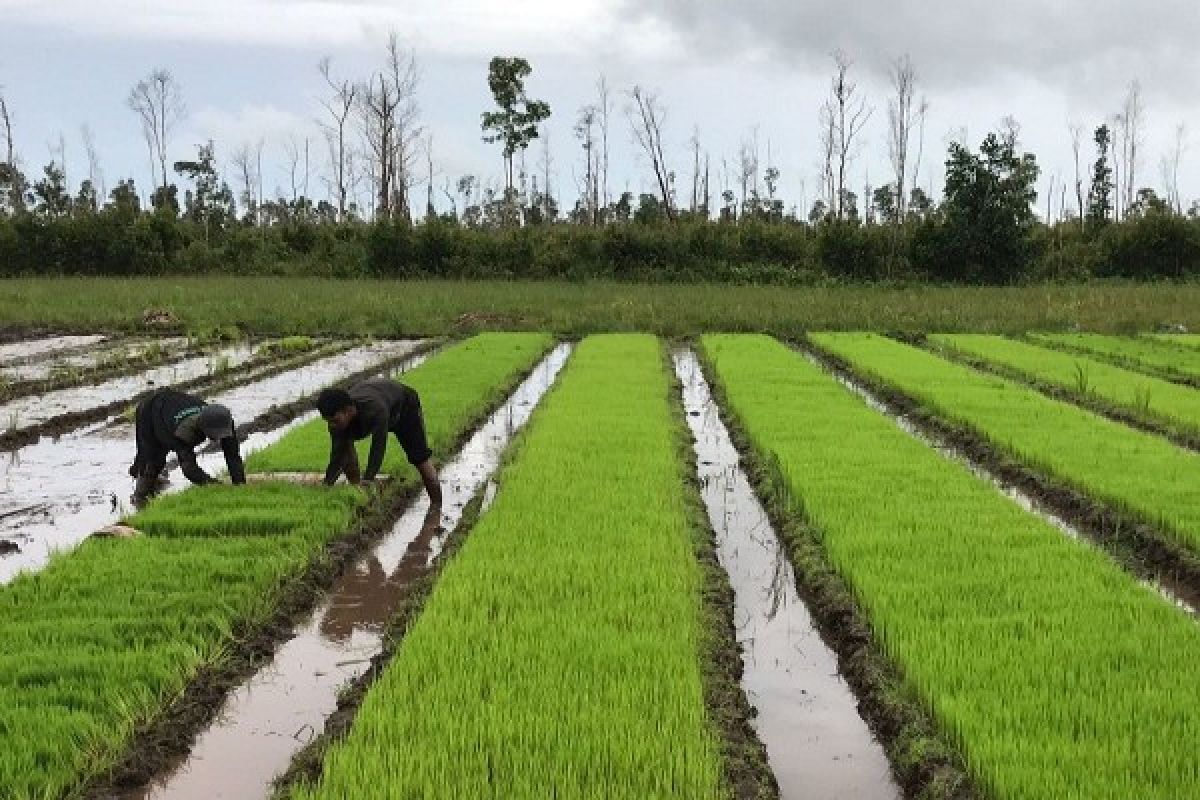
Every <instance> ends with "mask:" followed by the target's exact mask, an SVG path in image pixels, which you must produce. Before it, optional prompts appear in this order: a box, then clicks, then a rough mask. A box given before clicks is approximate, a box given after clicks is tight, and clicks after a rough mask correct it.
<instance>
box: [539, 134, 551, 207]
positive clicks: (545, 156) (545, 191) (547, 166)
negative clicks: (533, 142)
mask: <svg viewBox="0 0 1200 800" xmlns="http://www.w3.org/2000/svg"><path fill="white" fill-rule="evenodd" d="M538 138H539V139H540V140H541V141H542V151H541V154H540V156H539V158H538V167H539V169H541V171H542V198H541V199H542V214H543V216H544V217H545V220H546V221H547V222H549V221H550V218H551V216H552V212H553V211H554V190H553V189H552V188H551V184H550V175H551V172H552V171H553V169H554V157H553V155H552V152H551V149H550V128H549V127H548V126H547V127H545V128H543V129H542V131H541V132H540V133H539V134H538Z"/></svg>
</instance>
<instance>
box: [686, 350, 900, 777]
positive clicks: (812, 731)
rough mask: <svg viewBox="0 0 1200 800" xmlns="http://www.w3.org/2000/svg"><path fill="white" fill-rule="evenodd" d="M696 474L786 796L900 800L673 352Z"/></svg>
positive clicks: (708, 412)
mask: <svg viewBox="0 0 1200 800" xmlns="http://www.w3.org/2000/svg"><path fill="white" fill-rule="evenodd" d="M674 361H675V371H676V373H677V374H678V376H679V379H680V382H681V383H682V384H683V404H684V408H685V409H686V411H687V423H688V426H689V427H690V428H691V430H692V434H693V435H694V436H695V438H696V443H695V450H696V465H697V466H696V468H697V470H698V472H699V476H700V484H701V491H702V494H703V498H704V504H705V506H706V507H707V509H708V517H709V520H710V521H711V523H712V526H713V530H715V531H716V538H717V555H718V557H719V559H720V562H721V566H722V567H724V568H725V570H726V572H727V573H728V574H729V582H730V585H731V586H733V590H734V594H735V597H736V600H735V606H734V622H735V625H736V628H737V636H738V641H739V642H740V643H741V645H742V647H743V654H742V662H743V665H744V673H743V675H742V687H743V688H744V689H745V691H746V695H747V697H749V699H750V703H751V705H753V706H754V707H755V708H756V709H757V711H758V715H757V716H756V717H755V719H754V720H753V724H754V728H755V730H756V731H757V732H758V736H759V738H760V739H761V740H762V742H763V744H764V745H766V748H767V756H768V759H769V761H770V764H771V769H772V771H773V772H774V773H775V778H776V780H777V781H778V782H779V789H780V796H781V797H782V798H784V800H790V798H805V800H820V799H822V798H825V799H827V800H833V799H834V798H862V799H863V800H871V798H889V799H892V798H899V797H901V791H900V789H899V788H898V787H897V786H896V784H895V782H894V781H893V780H892V776H891V771H890V767H889V765H888V761H887V757H886V756H885V755H884V752H883V748H882V747H881V746H880V745H879V743H878V742H877V741H876V740H875V738H874V736H873V735H872V734H871V731H870V729H869V728H868V727H867V724H866V722H864V721H863V719H862V717H860V716H859V714H858V701H857V700H856V698H855V697H854V693H853V692H852V691H851V690H850V687H849V686H847V684H846V682H845V681H844V680H843V679H842V677H841V675H840V674H839V673H838V666H837V656H836V655H835V654H834V653H833V651H831V650H830V649H829V648H828V647H826V646H825V643H824V642H823V641H822V640H821V637H820V634H819V633H818V632H817V630H816V628H815V627H814V625H813V621H812V618H811V617H810V616H809V613H808V609H807V608H805V606H804V603H803V601H802V600H801V599H800V598H799V596H798V595H797V593H796V580H795V577H794V575H793V573H792V567H791V562H790V561H789V560H788V558H787V554H786V552H785V551H784V548H783V547H782V546H781V544H780V542H779V539H778V537H777V536H776V534H775V530H774V529H773V528H772V526H771V523H770V521H769V520H768V519H767V515H766V511H765V510H764V509H763V507H762V505H761V504H760V503H759V501H758V498H757V497H756V495H755V494H754V490H753V488H752V487H751V486H750V483H749V481H748V479H747V478H746V475H745V473H744V472H743V471H742V469H741V467H740V466H739V463H738V462H739V459H738V454H737V450H736V449H735V448H734V446H733V443H732V442H731V440H730V438H729V432H728V430H727V429H726V428H725V424H724V423H723V422H722V421H721V418H720V416H719V414H718V411H717V406H716V404H715V403H714V402H713V399H712V395H711V393H710V391H709V387H708V384H707V382H706V381H705V379H704V375H703V373H702V372H701V370H700V366H699V363H698V362H697V359H696V356H695V354H693V353H691V352H678V353H676V354H675V355H674Z"/></svg>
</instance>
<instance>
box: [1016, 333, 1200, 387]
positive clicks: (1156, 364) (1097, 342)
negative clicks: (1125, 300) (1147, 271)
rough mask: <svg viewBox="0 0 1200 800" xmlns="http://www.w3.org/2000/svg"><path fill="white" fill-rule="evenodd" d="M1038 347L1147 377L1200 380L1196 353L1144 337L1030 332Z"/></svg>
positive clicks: (1199, 351) (1196, 350)
mask: <svg viewBox="0 0 1200 800" xmlns="http://www.w3.org/2000/svg"><path fill="white" fill-rule="evenodd" d="M1029 338H1030V339H1031V340H1032V341H1034V342H1037V343H1038V344H1042V345H1046V346H1048V347H1057V348H1061V349H1065V350H1070V351H1073V352H1077V353H1087V354H1090V355H1093V356H1097V357H1099V358H1103V359H1106V360H1108V361H1110V362H1112V363H1114V364H1118V365H1120V366H1123V367H1128V368H1130V369H1135V370H1140V371H1142V372H1146V373H1149V374H1151V375H1162V376H1166V377H1172V378H1183V379H1188V380H1197V379H1200V350H1198V349H1195V348H1188V347H1175V346H1173V345H1171V344H1169V343H1166V342H1162V341H1159V340H1156V339H1151V338H1147V337H1144V336H1101V335H1100V334H1094V333H1031V334H1029Z"/></svg>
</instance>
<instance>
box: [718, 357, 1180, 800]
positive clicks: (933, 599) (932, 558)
mask: <svg viewBox="0 0 1200 800" xmlns="http://www.w3.org/2000/svg"><path fill="white" fill-rule="evenodd" d="M852 341H853V342H854V343H856V344H857V343H859V342H860V340H859V339H854V340H852ZM871 343H873V341H872V342H871ZM703 347H704V351H705V353H706V355H707V358H708V360H709V362H710V364H712V365H714V366H715V373H716V376H715V377H716V378H717V380H718V382H719V384H720V385H721V386H722V387H723V388H724V391H725V394H726V397H727V398H728V402H729V404H730V410H731V411H732V412H733V414H734V416H735V417H736V418H737V420H738V423H739V426H740V427H741V428H742V430H743V431H745V432H746V433H747V434H748V437H749V440H750V443H751V446H752V447H753V449H754V451H755V452H756V453H757V454H758V455H759V457H760V458H762V459H763V461H764V462H765V463H775V464H777V465H778V469H779V471H780V474H781V477H782V479H783V480H784V481H785V482H786V484H787V485H788V486H789V488H790V490H791V492H792V493H793V496H794V498H795V503H794V508H793V512H792V513H795V514H802V515H803V516H804V517H806V518H807V520H808V522H810V523H811V525H812V526H813V527H814V528H815V529H816V530H817V532H818V534H819V535H820V536H821V539H822V543H823V546H824V548H825V549H826V550H827V552H828V554H829V557H830V559H831V561H832V562H833V564H834V565H835V568H836V569H837V570H838V571H839V572H840V574H841V575H842V576H843V578H844V579H845V580H846V581H847V583H848V584H849V585H850V587H851V588H852V590H853V591H854V593H855V595H856V596H857V598H858V600H859V602H860V604H861V606H862V607H863V609H864V611H865V613H866V615H867V617H868V619H869V620H870V624H871V626H872V628H873V630H874V632H875V634H876V636H877V638H878V640H879V641H880V642H881V643H882V646H883V647H884V649H885V650H886V652H887V654H888V656H889V657H890V658H891V659H892V660H893V661H894V662H895V663H896V664H897V665H898V666H899V667H900V669H901V671H902V673H903V675H904V676H905V679H906V681H908V682H909V683H910V684H911V685H912V686H913V687H914V688H915V690H916V692H917V694H918V696H919V697H920V698H922V700H923V702H925V703H926V704H927V706H928V708H929V709H930V710H931V712H932V713H933V716H934V718H935V720H936V721H937V722H938V724H939V725H940V726H941V727H942V729H943V730H944V731H945V733H946V735H947V736H948V738H949V739H950V740H951V741H952V742H954V743H955V744H956V745H957V747H958V748H960V750H961V752H962V753H963V755H964V758H965V761H966V763H967V765H968V768H969V770H970V772H971V773H972V775H973V777H974V778H975V779H976V781H977V782H978V784H979V786H980V787H981V788H982V789H983V790H984V791H985V792H986V793H988V794H989V795H990V796H992V797H996V798H1005V799H1007V798H1021V799H1022V800H1041V799H1042V798H1045V799H1046V800H1051V798H1053V800H1061V798H1090V799H1091V800H1103V799H1104V798H1114V799H1115V798H1130V797H1138V798H1183V797H1188V796H1191V794H1192V793H1193V792H1194V789H1195V787H1196V786H1197V781H1200V751H1198V750H1197V749H1196V747H1195V742H1196V738H1195V737H1196V736H1198V735H1200V694H1197V692H1196V691H1195V687H1196V686H1197V685H1200V684H1198V682H1200V661H1198V660H1197V658H1196V654H1197V652H1200V629H1197V627H1196V625H1195V623H1194V622H1193V621H1192V620H1190V619H1189V618H1188V617H1187V616H1186V615H1185V614H1183V613H1181V612H1179V611H1177V610H1176V609H1174V608H1173V607H1171V606H1170V605H1169V604H1167V603H1165V602H1163V601H1162V600H1161V598H1159V597H1158V596H1156V595H1155V593H1154V592H1153V591H1152V590H1150V589H1148V588H1145V587H1143V586H1141V585H1140V584H1138V583H1137V582H1136V581H1135V580H1133V579H1132V578H1130V577H1129V576H1127V575H1126V574H1125V573H1123V572H1122V571H1121V570H1120V569H1119V568H1117V567H1116V566H1115V565H1114V564H1113V563H1112V562H1111V561H1110V560H1109V559H1108V558H1107V557H1106V556H1104V555H1103V554H1101V553H1099V552H1097V551H1095V550H1093V549H1092V548H1089V547H1086V546H1084V545H1081V544H1080V543H1078V542H1075V541H1073V540H1071V539H1068V538H1067V537H1064V536H1063V535H1062V533H1061V532H1059V531H1057V530H1055V529H1054V528H1053V527H1051V526H1050V525H1049V524H1048V523H1046V522H1044V521H1042V520H1041V519H1039V518H1037V517H1035V516H1033V515H1031V514H1027V513H1025V512H1023V511H1022V510H1020V509H1019V508H1018V507H1017V506H1016V505H1015V504H1014V503H1012V502H1010V501H1008V500H1007V499H1005V498H1004V497H1002V496H1001V495H1000V494H999V493H998V492H997V491H996V490H995V489H994V488H992V487H991V486H990V485H989V484H988V483H987V482H985V481H984V480H982V479H980V478H977V477H975V476H974V475H972V474H971V473H970V472H969V471H968V470H967V469H965V468H964V467H962V466H961V465H959V464H956V463H954V462H952V461H949V460H947V459H945V458H943V457H941V456H939V455H937V454H936V453H935V452H934V451H933V450H931V449H930V448H928V447H927V446H925V445H923V444H922V443H921V442H919V441H918V440H916V439H914V438H913V437H911V436H909V435H907V434H905V433H904V432H902V431H901V430H900V429H899V428H898V427H897V426H896V425H895V424H893V423H892V422H891V421H890V420H888V419H886V418H885V417H883V416H881V415H880V414H878V413H876V412H875V411H872V410H871V409H870V408H868V407H867V406H866V405H865V404H864V403H863V401H862V400H861V399H859V398H858V397H856V396H855V395H854V394H852V393H851V392H849V391H848V390H846V389H845V388H844V387H842V386H841V385H840V384H838V383H837V382H836V381H835V380H834V379H832V378H831V377H830V376H828V375H827V374H825V373H824V372H823V371H822V370H821V369H820V368H818V367H817V366H815V365H814V364H812V363H811V362H809V361H808V360H807V359H806V358H804V357H803V356H801V355H799V354H797V353H794V352H792V351H791V350H789V349H788V348H787V347H784V346H783V345H781V344H779V343H778V342H775V341H772V340H770V339H768V338H766V337H762V336H707V337H704V339H703ZM845 349H849V348H848V347H847V348H845ZM889 355H890V357H892V358H896V359H900V358H902V357H903V354H900V355H897V354H895V353H891V354H889ZM1012 416H1014V417H1021V416H1023V414H1022V412H1020V411H1019V410H1015V409H1014V410H1013V411H1012Z"/></svg>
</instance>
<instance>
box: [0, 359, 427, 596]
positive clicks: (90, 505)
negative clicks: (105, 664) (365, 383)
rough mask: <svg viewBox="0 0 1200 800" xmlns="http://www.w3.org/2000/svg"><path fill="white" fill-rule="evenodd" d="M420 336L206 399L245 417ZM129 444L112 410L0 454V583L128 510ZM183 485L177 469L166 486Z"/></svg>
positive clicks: (209, 459)
mask: <svg viewBox="0 0 1200 800" xmlns="http://www.w3.org/2000/svg"><path fill="white" fill-rule="evenodd" d="M419 344H421V343H420V342H419V341H411V340H402V341H392V342H376V343H373V344H371V345H367V346H364V347H356V348H353V349H351V350H347V351H345V352H343V353H338V354H336V355H332V356H329V357H327V358H322V359H318V360H317V361H314V362H312V363H311V364H307V365H305V366H302V367H299V368H297V369H294V370H290V371H288V372H282V373H280V374H278V375H274V376H271V377H268V378H265V379H263V380H262V381H260V382H257V383H250V384H246V385H245V386H242V387H240V388H237V389H231V390H230V391H228V392H222V393H220V394H216V395H213V396H211V397H209V398H208V399H209V400H210V401H212V402H218V403H223V404H225V405H228V406H229V407H230V409H231V411H232V412H233V415H234V420H236V421H237V422H239V423H247V422H250V421H251V420H252V419H254V418H256V417H258V416H259V415H262V414H264V413H266V412H268V411H269V410H270V409H271V407H272V406H275V405H278V404H282V403H287V402H291V401H294V400H298V399H300V398H302V397H306V396H308V395H310V394H312V393H313V392H315V391H317V390H318V389H320V388H321V387H323V386H326V385H328V384H330V383H332V382H334V381H337V380H338V379H340V378H342V377H343V376H345V375H348V374H353V373H356V372H360V371H362V370H364V369H369V368H370V367H371V365H372V364H376V363H382V362H383V361H387V360H390V359H394V358H396V357H398V356H402V355H404V354H405V353H406V352H411V351H412V350H414V349H416V348H417V347H418V346H419ZM416 363H419V359H418V358H417V357H414V358H413V359H412V360H411V361H408V362H406V363H405V364H404V365H403V367H405V368H406V367H411V366H413V365H415V364H416ZM311 417H312V415H311V414H309V415H306V416H302V417H301V418H299V419H296V420H294V421H293V422H291V423H289V424H287V425H284V426H282V427H279V428H275V429H272V430H269V431H265V432H262V433H254V434H251V435H250V436H249V437H248V438H247V439H246V441H245V443H244V444H243V445H242V452H243V454H244V455H245V454H248V453H251V452H254V451H255V450H261V449H262V448H264V447H266V446H267V445H269V444H272V443H274V442H275V441H277V440H278V439H279V438H280V437H282V436H283V435H284V434H285V433H287V432H288V431H289V430H291V429H292V428H293V427H294V426H296V425H299V424H301V423H302V422H306V421H307V420H308V419H310V418H311ZM114 423H118V424H114ZM133 452H134V446H133V427H132V426H131V425H129V424H127V423H121V421H120V420H119V419H117V418H113V419H109V420H106V421H104V422H100V423H97V424H95V425H91V426H89V427H87V428H83V429H80V430H78V431H73V432H71V433H69V434H66V435H63V436H60V437H58V438H57V439H51V438H48V437H43V438H42V439H40V440H39V441H38V442H36V443H34V444H31V445H28V446H26V447H22V448H20V449H18V450H15V451H12V452H9V453H2V454H0V489H2V491H0V541H10V542H11V543H13V544H15V545H16V546H17V547H18V548H19V551H17V552H9V553H8V554H6V555H4V554H0V555H3V557H2V558H0V584H4V583H7V582H8V581H10V580H12V578H13V577H15V576H16V574H17V573H18V572H21V571H32V570H37V569H40V568H41V567H42V566H44V565H45V564H46V562H47V561H48V560H49V558H50V555H51V553H53V552H56V551H60V550H66V549H69V548H71V547H74V546H75V545H77V544H78V543H79V542H81V541H83V540H84V539H85V538H87V537H88V536H89V535H90V534H91V533H92V532H93V531H95V530H97V529H99V528H101V527H103V526H105V525H108V524H110V523H112V522H114V521H115V520H117V519H118V518H120V517H121V516H123V515H125V514H128V513H131V511H132V509H131V508H130V507H129V504H128V498H129V494H130V493H131V492H132V490H133V480H132V479H131V478H130V477H129V476H128V473H127V472H126V470H127V469H128V468H129V464H130V463H131V462H132V461H133ZM199 462H200V465H201V466H202V467H203V468H204V469H205V470H207V471H209V472H217V471H220V470H223V469H224V460H223V456H221V454H220V453H211V454H203V455H201V456H200V457H199ZM187 485H188V483H187V481H186V480H183V479H182V478H180V477H178V476H177V475H176V477H175V480H174V482H173V485H172V486H171V489H173V490H178V489H182V488H184V487H185V486H187Z"/></svg>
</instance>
